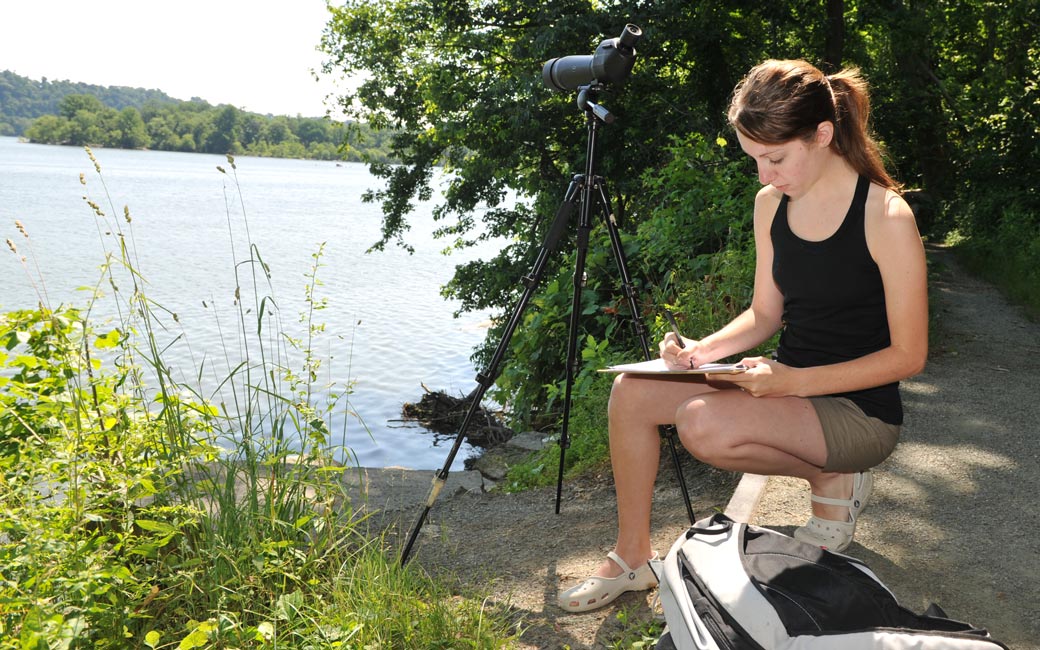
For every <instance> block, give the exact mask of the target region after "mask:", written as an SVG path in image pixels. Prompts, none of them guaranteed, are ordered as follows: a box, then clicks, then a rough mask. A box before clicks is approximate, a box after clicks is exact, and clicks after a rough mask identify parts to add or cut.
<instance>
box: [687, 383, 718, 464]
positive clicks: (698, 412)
mask: <svg viewBox="0 0 1040 650" xmlns="http://www.w3.org/2000/svg"><path fill="white" fill-rule="evenodd" d="M716 423H717V417H716V414H715V413H714V412H713V409H712V408H711V405H710V404H709V403H708V402H707V401H706V400H703V399H692V400H690V401H688V402H686V403H685V404H683V405H682V406H680V407H679V408H678V409H677V410H676V413H675V428H676V430H677V431H678V432H679V440H680V441H682V444H683V447H685V448H686V450H687V451H689V452H690V453H691V454H693V455H694V457H696V458H697V459H698V460H701V461H704V462H706V463H709V464H710V463H711V462H712V461H713V460H715V459H716V458H718V457H719V455H720V453H721V452H722V451H723V444H722V443H723V439H724V438H723V436H719V435H718V432H719V427H718V426H717V425H716Z"/></svg>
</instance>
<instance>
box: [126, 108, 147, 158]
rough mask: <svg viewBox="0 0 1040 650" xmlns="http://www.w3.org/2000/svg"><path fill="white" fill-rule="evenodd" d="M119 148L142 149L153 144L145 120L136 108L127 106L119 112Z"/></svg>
mask: <svg viewBox="0 0 1040 650" xmlns="http://www.w3.org/2000/svg"><path fill="white" fill-rule="evenodd" d="M118 124H119V133H120V138H119V146H120V147H122V148H124V149H142V148H144V147H147V146H148V145H149V144H150V143H151V138H149V137H148V131H147V130H146V129H145V124H144V120H142V119H141V114H140V113H139V112H138V111H137V109H136V108H133V107H132V106H127V107H126V108H124V109H123V110H121V111H120V112H119V119H118Z"/></svg>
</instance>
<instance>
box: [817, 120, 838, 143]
mask: <svg viewBox="0 0 1040 650" xmlns="http://www.w3.org/2000/svg"><path fill="white" fill-rule="evenodd" d="M814 140H815V141H816V144H817V145H819V146H820V148H827V147H829V146H830V144H831V142H832V141H833V140H834V122H830V121H827V122H820V123H819V124H817V125H816V136H815V138H814Z"/></svg>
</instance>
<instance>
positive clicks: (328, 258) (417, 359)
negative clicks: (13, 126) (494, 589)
mask: <svg viewBox="0 0 1040 650" xmlns="http://www.w3.org/2000/svg"><path fill="white" fill-rule="evenodd" d="M94 154H95V156H96V158H97V161H98V164H99V165H100V167H101V173H100V174H98V173H97V172H96V170H95V167H94V163H93V162H91V160H90V159H89V157H88V155H87V153H86V152H85V151H84V150H83V149H81V148H78V147H57V146H48V145H36V144H28V143H24V142H19V141H17V140H16V139H14V138H6V137H5V138H0V236H2V237H3V238H5V239H6V238H10V239H11V240H12V241H13V242H14V243H15V244H16V246H17V247H18V251H19V255H18V256H16V255H13V254H10V252H9V251H5V254H4V255H3V256H0V272H2V273H3V277H4V278H5V281H4V282H2V283H0V311H5V312H6V311H12V310H15V309H22V308H33V307H34V306H35V305H36V304H37V303H38V301H39V300H41V299H43V300H46V301H47V303H48V304H49V305H50V306H51V307H55V306H57V305H59V304H67V305H73V306H84V305H85V304H86V303H87V299H88V296H89V293H88V292H87V291H85V290H84V289H83V287H95V286H99V279H100V278H101V265H102V263H103V262H104V260H105V255H106V251H107V252H111V253H117V252H118V238H117V235H116V230H117V229H118V230H121V231H122V233H123V241H126V242H127V246H128V250H129V251H130V254H131V255H132V259H133V260H134V262H133V264H132V265H133V267H134V268H135V269H137V270H138V271H139V272H140V276H141V283H142V286H143V287H144V291H145V293H146V294H147V295H148V296H149V297H150V298H151V299H152V300H153V301H154V302H155V304H156V305H159V306H161V308H159V309H158V310H157V311H158V313H160V314H161V315H163V316H164V322H165V323H166V325H167V327H168V328H169V330H168V331H165V332H163V331H162V330H160V332H159V338H160V340H162V341H163V343H162V344H163V345H165V344H166V343H170V344H171V345H170V347H169V349H167V350H166V351H164V353H163V355H162V358H163V360H164V362H165V363H166V364H167V365H169V366H170V368H171V369H172V370H173V371H174V373H175V376H177V377H178V379H180V380H182V381H185V382H186V383H188V384H193V383H194V384H197V385H198V386H199V390H200V392H203V393H204V394H206V395H207V396H208V397H210V398H211V399H214V401H217V400H225V401H226V400H228V397H227V396H226V395H221V394H219V393H216V392H213V391H215V390H216V388H215V387H216V386H218V385H219V384H220V382H221V380H222V379H224V378H226V377H228V376H229V375H230V372H231V371H230V369H231V368H233V367H234V366H235V365H236V364H237V363H238V361H239V360H241V359H242V357H243V355H244V354H245V353H244V352H243V349H244V346H245V345H246V344H244V343H242V341H246V340H248V339H249V338H250V337H252V338H255V334H254V331H255V328H256V322H257V319H256V318H255V312H256V311H257V310H258V308H259V306H260V304H261V303H263V306H264V310H265V311H267V312H268V314H273V315H274V316H273V317H275V318H277V319H278V321H279V327H280V328H281V331H282V332H284V333H285V334H287V335H289V336H291V337H295V338H303V337H305V336H306V333H307V331H308V329H307V327H306V325H305V324H303V323H301V318H300V315H301V314H302V313H304V312H305V311H306V310H307V307H308V304H309V303H308V301H307V299H306V297H307V286H308V284H309V280H308V277H307V275H308V272H309V271H310V269H311V268H312V267H313V266H314V264H315V256H318V263H320V265H321V266H319V267H318V268H317V271H316V273H317V278H318V280H319V281H320V283H321V284H320V285H319V286H317V287H316V288H315V292H314V300H315V301H321V300H324V301H326V302H325V306H324V307H323V308H322V309H320V310H317V311H316V312H314V322H315V323H320V324H323V325H324V331H323V332H321V333H320V334H319V335H318V337H317V338H316V339H315V343H314V344H312V346H311V347H312V349H313V351H314V353H315V354H316V355H317V356H319V357H321V358H322V360H323V361H322V366H321V368H320V371H319V373H318V379H317V381H316V382H314V384H313V385H314V386H315V387H316V388H317V389H318V392H319V393H320V395H319V396H318V401H319V402H320V401H321V400H322V399H325V397H326V396H327V394H329V393H330V392H332V391H335V390H336V389H329V390H326V389H325V388H324V386H326V385H330V384H331V385H334V386H343V385H345V384H347V383H348V382H353V392H352V393H350V394H349V395H348V396H347V399H346V400H340V401H339V402H338V403H337V406H336V407H335V409H334V410H333V414H332V416H331V420H332V426H331V430H332V433H333V436H334V439H333V440H332V442H333V444H336V445H342V446H344V447H346V448H349V449H350V450H351V452H352V453H353V454H354V455H355V456H356V460H357V462H359V463H360V464H361V465H362V466H364V467H387V466H402V467H409V468H414V469H436V468H440V467H441V466H442V465H443V464H444V462H445V460H446V458H447V455H448V452H449V449H450V445H451V443H452V442H453V437H454V436H448V439H447V440H442V441H441V442H439V443H438V442H437V441H436V439H435V437H434V436H433V435H432V434H431V433H430V432H428V431H426V430H425V429H423V428H421V427H419V426H418V425H415V424H413V423H406V422H404V421H402V417H401V406H402V404H403V403H404V402H416V401H418V400H419V399H420V398H421V396H422V394H423V390H424V388H423V387H424V386H425V387H428V388H429V389H431V390H440V391H445V392H447V393H449V394H451V395H455V396H460V397H461V396H462V395H464V394H467V393H469V392H470V391H471V390H472V389H473V388H474V387H475V386H476V381H475V375H476V370H475V369H474V367H473V364H472V362H471V361H470V360H469V357H470V354H471V353H472V351H473V349H474V347H475V346H476V345H478V344H479V343H480V342H481V341H482V340H483V338H484V335H485V333H486V329H485V327H484V323H485V322H486V319H487V315H486V314H465V315H463V316H462V317H461V318H459V319H455V318H453V312H454V311H455V310H456V309H457V307H458V305H457V304H455V303H453V302H451V301H447V300H445V299H444V298H442V297H441V295H440V288H441V286H442V285H443V284H444V283H445V282H447V281H448V280H449V279H450V278H451V275H452V273H453V270H454V267H455V265H456V264H459V263H462V262H465V261H468V260H470V259H474V258H476V257H489V256H491V255H493V254H494V253H495V252H497V247H496V245H495V244H487V245H485V246H482V247H478V248H475V249H467V250H466V251H464V252H462V253H459V252H458V251H456V252H455V253H453V254H452V255H450V256H446V255H443V254H442V252H441V251H442V249H444V248H445V247H446V242H445V241H444V240H436V239H435V238H434V237H433V236H432V232H433V229H434V227H435V223H434V221H433V218H432V216H431V208H432V204H422V205H419V206H417V208H416V211H415V214H414V215H413V218H412V228H411V230H410V231H409V233H408V235H407V241H408V243H410V244H411V245H413V246H414V248H415V251H414V254H408V253H407V252H406V251H404V250H402V249H400V248H398V247H395V246H392V245H391V246H388V247H387V249H386V250H385V251H383V252H373V253H368V254H366V252H365V251H366V250H367V249H368V248H369V247H370V246H371V245H372V244H373V243H374V242H375V241H376V240H377V239H378V237H379V234H380V227H381V212H380V209H379V206H378V205H377V204H366V203H363V202H362V200H361V195H362V193H364V192H365V191H366V190H370V189H377V188H378V187H379V180H378V179H376V178H374V177H372V176H371V175H370V174H369V173H368V170H367V168H366V167H365V166H364V165H361V164H357V163H336V162H325V161H307V160H283V159H271V158H251V157H241V158H238V159H236V161H235V163H236V165H235V169H232V168H231V166H230V165H229V164H228V161H227V160H226V159H225V158H224V157H223V156H214V155H207V154H186V153H173V152H160V151H125V150H110V149H99V150H95V151H94ZM218 166H219V167H222V168H223V169H224V170H225V172H226V173H221V172H220V171H219V170H218ZM81 174H83V178H84V179H85V181H86V185H83V184H81V182H80V175H81ZM236 176H237V179H236ZM84 197H86V199H89V200H91V201H93V202H94V203H96V204H97V205H98V207H99V208H100V209H101V211H102V212H104V213H105V216H104V217H103V218H100V219H99V218H96V217H95V215H94V212H93V209H92V208H91V207H90V206H89V205H88V204H87V201H86V199H85V198H84ZM124 210H129V213H130V216H131V221H130V223H129V224H128V223H126V221H125V219H124ZM15 220H18V221H21V222H22V224H23V225H24V228H25V230H26V231H27V232H28V234H29V238H28V239H26V238H25V237H23V235H22V234H21V233H20V232H19V231H18V230H17V229H16V227H15V223H14V222H15ZM322 244H324V248H321V246H322ZM253 251H255V253H253ZM319 251H320V255H319ZM251 254H253V256H254V257H259V258H260V259H262V260H263V263H264V264H265V265H266V267H267V270H268V271H269V275H270V280H269V281H268V280H267V279H266V278H265V277H264V274H263V269H262V268H260V267H259V265H256V264H252V265H251V264H249V263H247V262H246V260H248V259H249V257H250V255H251ZM21 256H25V257H26V258H27V264H26V265H23V264H21V263H20V262H19V257H21ZM25 266H28V269H26V268H25ZM236 273H237V275H238V280H237V281H236ZM254 275H255V276H256V277H257V281H256V283H255V285H254V284H253V277H254ZM121 277H122V278H123V280H122V281H121V282H125V283H127V284H129V283H131V282H132V280H131V279H130V278H129V275H127V274H125V273H124V274H123V276H121ZM268 282H269V283H270V286H268ZM236 284H237V285H238V286H241V287H242V290H241V291H240V299H241V306H242V309H239V303H237V302H236V298H235V286H236ZM118 285H119V283H118V282H117V286H118ZM254 286H255V290H254ZM100 287H101V289H102V290H103V291H105V293H106V294H107V295H108V298H104V299H101V300H99V301H98V303H97V306H96V307H95V310H94V312H92V316H93V318H92V320H100V321H104V319H106V318H115V317H116V308H115V306H114V305H115V304H116V303H115V301H112V300H111V294H112V289H111V287H109V286H108V285H107V284H105V283H101V285H100ZM119 290H120V292H123V293H124V295H125V294H126V293H128V287H120V289H119ZM171 313H176V314H177V319H176V320H173V318H172V316H170V315H169V314H171ZM113 322H115V321H113ZM243 323H244V325H243ZM265 327H266V328H267V330H266V331H263V332H262V334H261V336H263V337H265V338H267V339H268V340H269V341H270V343H269V346H270V348H269V349H272V350H273V349H278V348H284V349H288V350H289V352H288V354H287V357H286V358H287V359H290V358H293V360H294V362H296V363H298V362H299V354H297V353H294V352H292V350H291V349H290V348H287V346H286V345H285V343H284V341H285V339H284V338H283V337H280V336H279V333H278V332H272V331H271V327H270V326H267V325H265ZM242 330H244V331H246V332H247V335H246V336H245V337H243V336H242V335H241V334H240V331H242ZM250 354H251V355H252V356H253V358H256V355H257V354H258V353H257V352H256V351H255V350H253V351H251V352H250ZM324 403H328V401H327V399H326V401H325V402H324ZM471 454H472V449H471V448H469V447H468V445H464V446H463V448H462V450H461V451H460V453H459V454H458V456H457V458H456V460H455V463H454V465H453V469H458V468H459V467H461V463H462V461H463V460H464V459H465V458H466V457H467V456H469V455H471Z"/></svg>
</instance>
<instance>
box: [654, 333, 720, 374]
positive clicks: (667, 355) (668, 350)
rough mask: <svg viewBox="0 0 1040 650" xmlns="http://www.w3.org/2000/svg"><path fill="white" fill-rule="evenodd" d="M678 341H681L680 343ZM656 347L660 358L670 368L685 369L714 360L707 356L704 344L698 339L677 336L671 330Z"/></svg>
mask: <svg viewBox="0 0 1040 650" xmlns="http://www.w3.org/2000/svg"><path fill="white" fill-rule="evenodd" d="M679 341H682V344H680V343H679ZM657 347H658V349H659V350H660V352H661V359H662V360H663V361H664V362H665V364H667V365H668V367H669V368H671V369H672V370H687V369H689V368H696V367H697V366H699V365H701V364H702V363H708V362H710V361H714V359H710V358H708V356H707V353H706V349H705V346H704V345H702V344H701V342H700V341H694V340H693V339H688V338H685V337H679V336H676V335H675V334H674V333H672V332H668V333H667V334H665V335H664V339H663V340H662V341H661V343H660V344H658V346H657Z"/></svg>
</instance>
